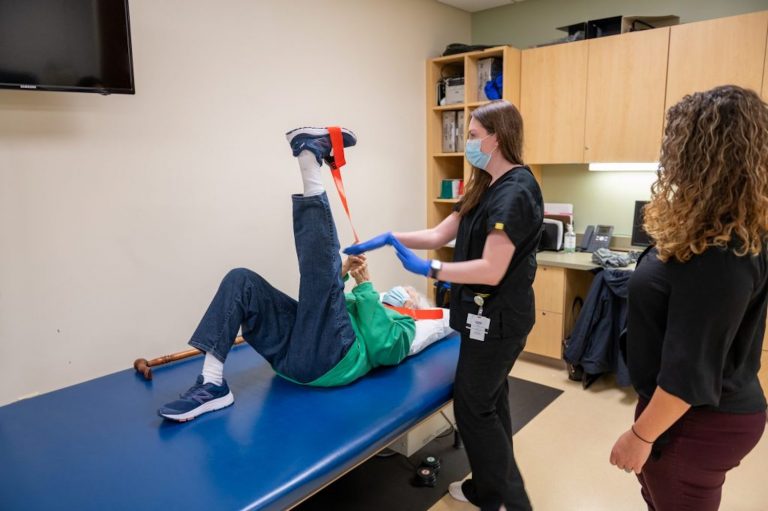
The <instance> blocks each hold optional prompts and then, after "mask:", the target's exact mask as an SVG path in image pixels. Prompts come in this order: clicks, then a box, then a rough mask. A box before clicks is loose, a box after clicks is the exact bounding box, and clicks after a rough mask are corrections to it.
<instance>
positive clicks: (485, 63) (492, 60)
mask: <svg viewBox="0 0 768 511" xmlns="http://www.w3.org/2000/svg"><path fill="white" fill-rule="evenodd" d="M501 72H502V60H501V59H500V58H499V57H488V58H487V59H480V60H478V61H477V101H488V96H486V95H485V84H486V83H488V82H490V81H491V80H493V79H494V78H496V77H497V76H499V75H500V74H501Z"/></svg>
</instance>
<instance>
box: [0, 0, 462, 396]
mask: <svg viewBox="0 0 768 511" xmlns="http://www.w3.org/2000/svg"><path fill="white" fill-rule="evenodd" d="M131 11H132V12H131V15H132V19H131V23H132V33H133V45H134V60H135V73H136V90H137V94H136V96H111V97H101V96H98V95H87V94H71V93H48V92H16V91H2V90H0V233H2V235H1V236H0V360H1V361H2V363H1V367H2V369H0V404H2V403H7V402H10V401H12V400H14V399H16V398H18V397H19V396H22V395H26V394H30V393H33V392H45V391H49V390H52V389H55V388H58V387H61V386H65V385H69V384H72V383H76V382H79V381H83V380H86V379H90V378H93V377H96V376H99V375H102V374H106V373H110V372H113V371H116V370H120V369H125V368H128V367H129V366H130V364H131V362H132V361H133V359H134V358H136V357H139V356H146V357H149V356H156V355H160V354H164V353H169V352H173V351H177V350H179V349H183V348H184V347H185V342H186V341H187V339H188V336H189V335H190V334H191V332H192V330H193V329H194V328H195V326H196V325H197V321H198V320H199V317H200V315H201V314H202V312H203V311H204V310H205V307H206V306H207V305H208V302H209V300H210V297H211V296H212V293H213V292H214V291H215V289H216V286H217V284H218V282H219V280H220V278H221V277H222V276H223V275H224V274H225V273H226V271H227V270H228V269H230V268H232V267H237V266H246V267H250V268H253V269H255V270H256V271H258V272H260V273H262V274H263V275H264V276H266V277H267V278H268V279H270V280H271V281H272V282H273V283H274V284H275V285H276V286H277V287H279V288H282V289H284V290H285V291H286V292H288V293H289V294H292V295H295V294H296V291H297V288H298V276H297V272H296V266H295V265H296V259H295V252H294V247H293V240H292V234H291V218H290V200H289V194H290V193H292V192H296V191H299V190H300V179H299V177H298V172H297V170H296V168H295V163H294V160H293V159H292V158H291V155H290V151H289V149H288V146H287V144H286V142H285V139H284V137H283V134H284V132H285V131H287V130H288V129H290V128H293V127H296V126H306V125H325V124H330V123H340V124H342V125H344V126H348V127H350V128H352V129H353V130H355V132H356V133H357V134H358V136H359V139H360V142H359V146H358V147H356V148H354V149H352V150H349V151H348V153H347V160H348V166H347V167H346V168H345V169H346V187H347V193H348V195H349V197H350V203H351V204H350V206H351V208H352V212H353V215H354V218H355V220H356V226H357V228H358V230H359V232H360V233H361V235H362V236H365V237H367V236H371V235H374V234H377V233H379V232H380V231H382V230H386V229H416V228H421V227H422V226H423V225H424V223H425V211H424V209H425V208H424V193H425V190H424V186H425V184H424V173H425V170H424V166H425V119H424V113H423V112H424V103H425V97H424V92H425V83H424V79H425V76H424V75H425V71H424V70H425V64H424V63H425V60H426V59H427V58H430V57H433V56H436V55H438V54H439V53H440V51H441V50H442V49H443V48H444V46H445V45H446V44H448V43H450V42H453V41H467V40H469V38H470V16H469V14H466V13H464V12H461V11H458V10H456V9H453V8H450V7H446V6H443V5H442V4H438V3H437V2H434V0H389V1H387V2H368V1H364V2H361V1H357V0H335V1H333V2H317V1H312V0H295V1H291V2H283V1H280V0H260V1H258V2H253V1H249V0H228V1H223V2H208V1H202V0H165V1H163V2H157V1H150V0H133V1H132V2H131ZM326 184H327V186H329V187H331V186H332V185H331V181H330V179H327V180H326ZM331 201H332V204H333V206H334V212H335V214H336V218H337V223H338V225H339V227H340V238H341V243H342V245H346V244H349V243H351V242H352V236H351V233H350V229H349V228H348V223H347V222H346V220H345V218H344V217H343V216H342V213H343V211H342V209H341V208H340V206H339V203H338V198H337V197H336V195H335V191H334V192H333V194H332V196H331ZM371 262H372V273H373V275H374V279H375V281H376V282H377V283H378V284H379V287H386V286H390V285H393V284H394V283H396V282H409V283H417V282H419V279H417V278H416V277H413V276H411V275H410V274H407V273H406V272H405V271H404V270H402V269H401V267H400V265H399V263H398V262H397V260H396V258H395V257H394V255H393V254H391V253H384V252H383V251H382V252H380V253H375V254H373V255H372V256H371Z"/></svg>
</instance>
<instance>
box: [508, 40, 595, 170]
mask: <svg viewBox="0 0 768 511" xmlns="http://www.w3.org/2000/svg"><path fill="white" fill-rule="evenodd" d="M587 43H588V41H579V42H574V43H567V44H560V45H555V46H548V47H544V48H533V49H530V50H524V51H523V55H522V64H521V84H520V110H521V113H522V115H523V125H524V127H525V152H524V154H523V157H524V159H525V161H526V162H528V163H574V162H583V161H584V118H585V113H586V89H587Z"/></svg>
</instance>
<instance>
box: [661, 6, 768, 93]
mask: <svg viewBox="0 0 768 511" xmlns="http://www.w3.org/2000/svg"><path fill="white" fill-rule="evenodd" d="M767 34H768V12H766V11H761V12H757V13H752V14H744V15H741V16H732V17H728V18H719V19H714V20H708V21H700V22H696V23H687V24H685V25H677V26H674V27H672V28H671V34H670V40H669V66H668V71H667V100H666V107H667V108H669V107H670V106H672V105H674V104H675V103H677V102H678V101H679V100H680V99H681V98H682V97H683V96H684V95H686V94H689V93H692V92H697V91H703V90H707V89H711V88H712V87H715V86H717V85H726V84H734V85H740V86H742V87H747V88H750V89H753V90H755V91H760V89H761V87H762V82H763V64H764V61H765V52H766V35H767Z"/></svg>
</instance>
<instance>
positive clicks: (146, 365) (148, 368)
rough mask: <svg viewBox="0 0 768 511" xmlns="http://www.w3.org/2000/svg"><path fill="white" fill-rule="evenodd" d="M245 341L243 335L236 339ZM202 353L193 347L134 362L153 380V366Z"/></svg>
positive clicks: (140, 371)
mask: <svg viewBox="0 0 768 511" xmlns="http://www.w3.org/2000/svg"><path fill="white" fill-rule="evenodd" d="M244 342H245V339H243V338H242V337H237V338H236V339H235V345H238V344H242V343H244ZM201 353H202V351H200V350H199V349H197V348H191V349H188V350H185V351H179V352H178V353H171V354H170V355H163V356H162V357H157V358H153V359H152V360H147V359H146V358H137V359H136V360H135V361H134V362H133V368H134V369H136V372H138V373H141V374H143V375H144V378H146V379H147V380H151V379H152V368H153V367H156V366H161V365H165V364H168V363H170V362H176V361H177V360H184V359H185V358H189V357H194V356H196V355H199V354H201Z"/></svg>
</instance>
